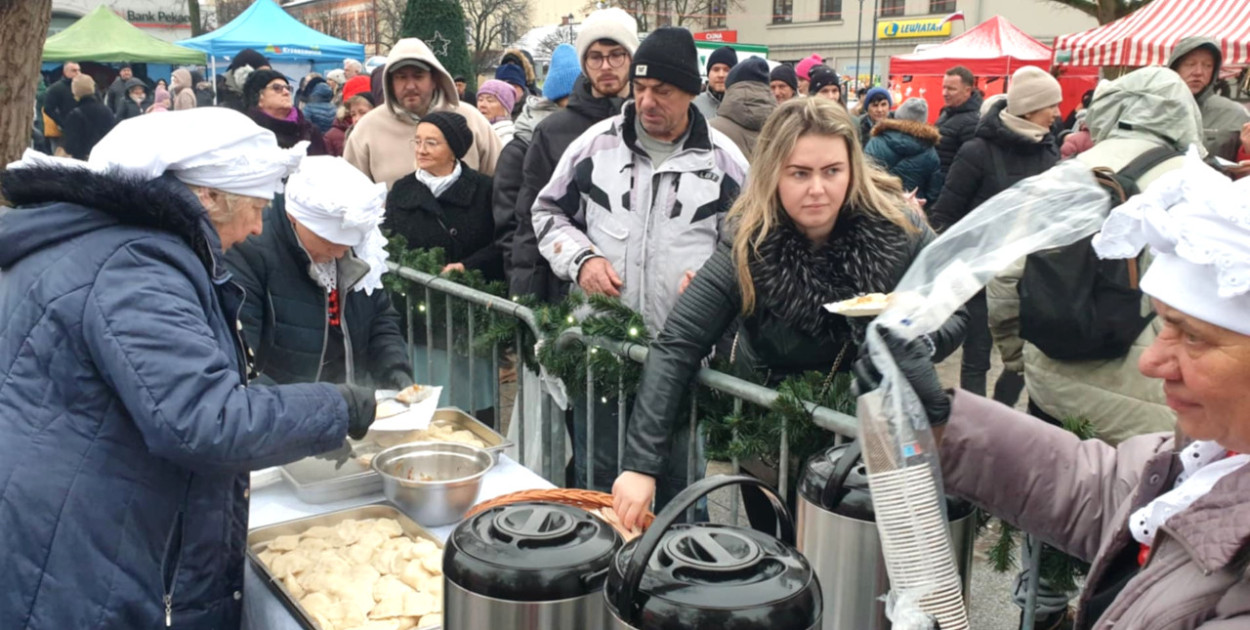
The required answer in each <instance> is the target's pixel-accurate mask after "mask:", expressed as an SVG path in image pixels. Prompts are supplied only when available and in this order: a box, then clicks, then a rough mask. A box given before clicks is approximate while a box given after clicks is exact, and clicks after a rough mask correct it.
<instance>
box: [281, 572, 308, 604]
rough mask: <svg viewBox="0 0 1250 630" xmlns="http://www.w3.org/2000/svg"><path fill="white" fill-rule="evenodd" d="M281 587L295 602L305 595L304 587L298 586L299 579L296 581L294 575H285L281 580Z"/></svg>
mask: <svg viewBox="0 0 1250 630" xmlns="http://www.w3.org/2000/svg"><path fill="white" fill-rule="evenodd" d="M282 585H283V586H285V587H286V591H287V592H288V593H290V594H291V597H294V598H295V599H297V600H298V599H300V598H302V597H304V595H305V594H306V593H305V591H304V587H302V586H300V585H299V579H297V578H296V577H295V576H294V575H287V576H286V577H284V578H282Z"/></svg>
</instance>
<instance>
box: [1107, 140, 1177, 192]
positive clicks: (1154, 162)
mask: <svg viewBox="0 0 1250 630" xmlns="http://www.w3.org/2000/svg"><path fill="white" fill-rule="evenodd" d="M1183 155H1185V154H1184V153H1182V152H1180V151H1177V150H1176V149H1175V148H1173V147H1169V146H1158V147H1154V148H1153V149H1150V150H1149V151H1147V152H1145V153H1143V154H1141V155H1139V156H1137V157H1135V158H1133V161H1132V162H1129V163H1128V164H1126V165H1125V166H1124V168H1122V169H1120V170H1119V171H1117V172H1116V175H1118V176H1119V178H1120V179H1122V180H1125V179H1126V180H1129V181H1131V182H1133V183H1134V184H1136V183H1137V180H1139V179H1141V177H1142V175H1145V174H1146V173H1149V172H1150V171H1151V169H1153V168H1154V167H1156V166H1158V165H1160V164H1162V163H1164V162H1166V161H1168V160H1170V159H1172V158H1174V157H1180V156H1183Z"/></svg>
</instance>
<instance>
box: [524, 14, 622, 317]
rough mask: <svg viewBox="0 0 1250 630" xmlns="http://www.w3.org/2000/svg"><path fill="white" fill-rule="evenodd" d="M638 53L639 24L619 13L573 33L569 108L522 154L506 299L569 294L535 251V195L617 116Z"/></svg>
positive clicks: (591, 19) (594, 18) (593, 19)
mask: <svg viewBox="0 0 1250 630" xmlns="http://www.w3.org/2000/svg"><path fill="white" fill-rule="evenodd" d="M637 48H638V24H637V22H636V21H635V20H634V18H633V17H631V16H630V15H629V14H628V13H625V12H624V11H622V10H621V9H618V8H611V9H600V10H598V11H595V12H594V13H591V14H590V15H589V16H587V18H586V21H585V22H583V23H582V25H581V29H580V30H579V31H578V33H577V54H578V57H579V58H580V59H581V64H582V74H584V75H585V77H586V79H585V80H579V81H578V82H577V85H576V86H575V87H574V88H573V93H572V94H570V95H569V104H568V106H567V107H566V108H564V109H563V110H560V111H558V112H556V113H554V114H552V115H550V116H548V117H547V118H546V119H544V120H543V121H542V122H541V123H538V127H536V128H535V129H534V137H533V140H532V141H531V142H530V146H529V150H528V151H527V152H526V153H525V165H524V167H523V169H522V174H523V175H522V177H523V179H522V181H523V184H522V185H521V191H520V192H519V193H518V194H517V202H516V219H517V230H516V234H515V236H514V237H513V240H512V258H511V264H512V273H511V277H510V278H509V293H510V295H513V296H521V295H532V296H535V297H537V298H538V299H539V300H541V301H544V302H555V301H558V300H560V299H561V298H563V297H564V295H565V294H566V293H567V292H568V286H567V283H565V282H563V281H561V280H560V279H559V278H557V277H556V276H555V274H553V273H552V272H551V267H550V266H549V265H548V264H547V260H546V259H545V258H543V255H542V254H541V253H539V251H538V239H537V236H536V234H535V233H534V228H533V225H532V222H531V211H532V209H533V207H534V200H535V199H537V198H538V192H539V191H540V190H542V189H543V187H544V186H546V185H547V182H548V181H550V180H551V174H552V173H553V172H555V169H556V164H557V163H558V162H559V161H560V156H562V155H564V150H565V149H567V148H568V147H569V145H570V144H572V143H573V141H574V140H576V139H577V137H578V136H580V135H582V133H583V132H585V131H586V130H587V129H590V127H591V126H593V125H594V124H595V123H597V122H599V121H601V120H604V119H605V118H610V117H612V116H615V115H617V114H619V113H620V111H621V105H623V104H624V102H625V98H627V97H628V96H629V66H630V63H631V62H632V60H633V56H634V50H635V49H637Z"/></svg>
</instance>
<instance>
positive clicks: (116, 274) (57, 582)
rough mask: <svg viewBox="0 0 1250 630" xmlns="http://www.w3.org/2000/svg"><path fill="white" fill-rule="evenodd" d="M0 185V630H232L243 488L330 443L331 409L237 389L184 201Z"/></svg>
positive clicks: (162, 190) (34, 180)
mask: <svg viewBox="0 0 1250 630" xmlns="http://www.w3.org/2000/svg"><path fill="white" fill-rule="evenodd" d="M0 177H2V180H0V181H2V183H3V192H4V196H5V197H6V198H8V199H9V200H10V201H11V202H13V203H15V204H17V207H16V208H5V209H3V210H0V322H3V326H0V549H3V550H4V554H3V560H0V628H6V629H9V628H13V629H27V628H29V629H45V628H46V629H48V630H61V629H64V628H76V629H86V628H100V629H105V628H108V629H112V628H157V627H164V626H165V625H166V620H167V619H168V620H169V621H170V623H172V624H173V626H174V627H177V628H202V629H205V630H208V629H221V628H237V627H238V625H239V618H240V614H241V611H242V609H241V606H240V603H241V602H240V597H241V596H242V595H241V594H242V590H243V562H244V549H245V545H246V538H247V508H248V500H247V498H248V477H247V472H248V471H250V470H254V469H258V468H263V467H266V466H275V465H279V464H284V463H287V462H290V461H293V460H296V459H300V458H302V457H305V456H308V455H312V454H314V453H318V452H322V451H326V450H330V449H333V448H335V447H337V446H338V445H340V444H342V442H343V438H344V437H345V436H346V434H347V405H346V404H345V403H344V402H343V398H342V396H340V395H339V394H338V392H337V391H336V390H335V388H334V387H333V386H332V385H327V384H306V385H288V386H283V387H257V386H249V385H248V382H247V377H246V373H247V369H246V364H245V359H244V353H243V348H242V343H241V339H240V337H239V335H238V329H237V326H238V324H237V321H236V315H235V314H236V313H237V312H238V309H239V306H240V304H241V302H242V299H243V296H242V291H241V290H240V289H239V288H238V287H237V286H235V285H234V284H233V283H232V282H231V279H230V274H229V273H228V272H227V271H226V269H225V267H224V265H222V263H221V260H220V251H221V245H220V242H219V241H218V240H217V235H216V232H215V231H214V230H213V228H212V226H211V225H209V224H208V219H207V216H206V215H205V213H204V210H203V207H202V206H200V205H199V202H198V201H197V200H196V199H195V197H194V196H192V195H191V193H190V191H189V190H188V189H187V187H186V186H183V185H182V184H180V183H178V182H176V181H173V180H172V178H162V179H158V180H152V181H137V180H131V179H124V178H121V177H119V176H117V175H96V174H89V173H86V172H84V171H81V170H78V169H75V170H74V171H72V172H70V171H66V170H61V169H32V170H13V169H10V170H8V171H7V172H5V173H4V174H3V176H0Z"/></svg>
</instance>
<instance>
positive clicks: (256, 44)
mask: <svg viewBox="0 0 1250 630" xmlns="http://www.w3.org/2000/svg"><path fill="white" fill-rule="evenodd" d="M174 43H176V44H178V45H179V46H185V47H187V48H192V49H194V50H200V51H203V52H205V53H208V59H209V67H210V69H211V70H212V73H213V75H216V74H217V66H225V65H228V64H229V63H230V60H231V59H232V58H233V57H234V56H235V55H237V54H239V51H241V50H243V49H244V48H251V49H253V50H256V51H258V52H260V53H261V54H263V55H265V56H266V57H268V58H269V60H270V61H271V62H273V67H274V69H275V70H278V71H280V72H282V73H284V74H286V75H288V76H291V77H301V76H303V75H304V74H306V73H308V72H314V71H315V72H326V71H328V70H332V69H334V68H341V67H343V60H344V59H347V58H349V57H350V58H352V59H359V60H363V59H364V58H365V47H364V45H363V44H354V43H352V42H349V41H346V40H342V39H338V38H337V37H330V36H329V35H326V34H325V33H322V32H320V31H316V30H314V29H312V28H309V27H307V26H305V25H303V24H301V23H300V22H299V20H296V19H295V18H294V17H291V15H290V14H288V13H287V12H286V11H283V10H282V7H279V6H278V5H277V3H275V2H274V1H273V0H256V2H253V3H252V6H250V7H248V8H247V10H246V11H244V12H243V13H240V14H239V16H238V17H236V18H234V19H233V20H231V21H230V23H229V24H226V25H225V26H222V27H221V28H218V29H217V30H215V31H212V32H209V33H205V34H203V35H200V36H199V37H192V38H191V39H184V40H182V41H180V42H174Z"/></svg>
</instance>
